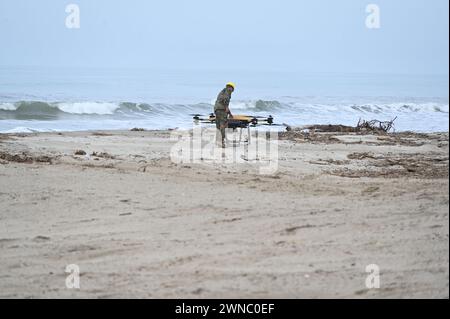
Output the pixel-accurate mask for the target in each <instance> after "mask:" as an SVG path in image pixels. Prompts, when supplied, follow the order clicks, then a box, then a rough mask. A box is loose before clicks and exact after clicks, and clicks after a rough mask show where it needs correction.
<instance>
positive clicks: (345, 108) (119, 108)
mask: <svg viewBox="0 0 450 319" xmlns="http://www.w3.org/2000/svg"><path fill="white" fill-rule="evenodd" d="M230 108H231V110H232V111H233V112H234V113H240V112H242V113H256V114H258V113H268V114H272V115H275V114H278V115H281V114H299V115H300V114H318V115H320V116H322V115H324V114H335V115H337V114H339V113H345V114H354V115H355V116H364V114H386V115H391V114H404V113H415V114H417V113H419V114H420V113H444V114H448V113H449V105H448V103H437V102H424V103H366V104H348V103H339V102H335V103H323V104H317V103H305V101H302V102H292V101H289V102H280V101H277V100H268V101H265V100H247V101H232V102H231V104H230ZM212 110H213V104H211V103H197V104H186V105H183V104H164V103H135V102H96V101H92V102H43V101H19V102H15V103H14V102H0V120H1V119H3V120H5V119H22V120H23V119H26V120H33V119H35V120H51V119H58V118H60V117H66V116H95V117H98V116H112V117H114V118H117V117H121V116H143V115H144V116H158V115H160V116H172V117H174V116H175V117H176V116H179V115H181V116H186V115H187V114H190V113H199V114H203V113H204V114H208V113H210V112H211V111H212Z"/></svg>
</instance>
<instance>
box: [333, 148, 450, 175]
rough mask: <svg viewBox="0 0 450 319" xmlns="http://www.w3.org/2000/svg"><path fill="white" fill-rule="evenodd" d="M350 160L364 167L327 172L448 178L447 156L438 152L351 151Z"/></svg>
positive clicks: (334, 173)
mask: <svg viewBox="0 0 450 319" xmlns="http://www.w3.org/2000/svg"><path fill="white" fill-rule="evenodd" d="M347 158H348V159H350V160H355V161H365V162H366V163H365V165H364V168H349V167H345V168H340V169H336V170H333V171H331V172H328V173H329V174H331V175H337V176H341V177H351V178H360V177H385V178H399V177H413V178H427V179H434V178H448V176H449V174H448V169H449V158H448V156H443V155H438V154H427V155H425V154H397V155H391V154H388V155H383V154H380V155H374V154H372V153H368V152H361V153H357V152H355V153H351V154H349V155H348V156H347Z"/></svg>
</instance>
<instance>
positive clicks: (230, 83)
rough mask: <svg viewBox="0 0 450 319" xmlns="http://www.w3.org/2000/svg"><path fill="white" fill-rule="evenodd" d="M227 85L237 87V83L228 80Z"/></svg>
mask: <svg viewBox="0 0 450 319" xmlns="http://www.w3.org/2000/svg"><path fill="white" fill-rule="evenodd" d="M226 86H231V87H232V88H233V90H234V89H236V85H235V84H234V83H233V82H228V83H227V85H226Z"/></svg>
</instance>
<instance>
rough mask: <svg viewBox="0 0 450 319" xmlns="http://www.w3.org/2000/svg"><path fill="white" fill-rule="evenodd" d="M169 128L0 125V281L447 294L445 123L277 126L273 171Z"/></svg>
mask: <svg viewBox="0 0 450 319" xmlns="http://www.w3.org/2000/svg"><path fill="white" fill-rule="evenodd" d="M171 134H173V132H169V131H142V132H131V131H96V132H93V131H91V132H72V133H29V134H28V133H27V134H3V135H0V256H1V257H0V297H2V298H53V297H61V298H116V297H122V298H134V297H137V298H394V297H400V298H410V297H411V298H422V297H424V298H448V297H449V292H448V291H449V215H448V208H449V181H448V163H449V162H448V155H449V146H448V133H434V134H415V133H397V134H389V135H358V134H349V133H316V134H305V133H301V132H286V133H280V141H279V148H278V151H279V161H278V170H277V172H276V173H275V174H271V175H261V174H259V173H258V170H257V169H256V168H255V167H254V166H252V163H247V164H239V165H233V164H217V163H216V164H211V163H193V164H177V163H174V162H173V161H172V160H171V158H170V152H171V147H172V146H173V144H174V142H173V140H171V139H170V135H171ZM81 150H82V151H84V152H78V154H80V155H75V153H76V152H77V151H81ZM84 153H85V154H84ZM69 264H76V265H78V266H79V268H80V272H81V273H80V274H81V277H80V289H68V288H67V287H66V283H65V281H66V277H67V276H68V274H67V273H66V272H65V270H66V266H67V265H69ZM370 264H376V265H378V266H379V269H380V288H379V289H368V288H367V287H366V284H365V282H366V278H367V276H368V275H369V274H368V273H366V266H367V265H370Z"/></svg>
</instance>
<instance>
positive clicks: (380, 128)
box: [356, 117, 397, 133]
mask: <svg viewBox="0 0 450 319" xmlns="http://www.w3.org/2000/svg"><path fill="white" fill-rule="evenodd" d="M396 119H397V117H395V118H394V119H393V120H391V121H378V120H371V121H365V120H363V119H361V118H360V119H359V121H358V125H357V126H356V128H357V129H358V131H364V130H365V131H374V132H384V133H388V132H389V131H391V130H394V131H395V129H394V122H395V120H396Z"/></svg>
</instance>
